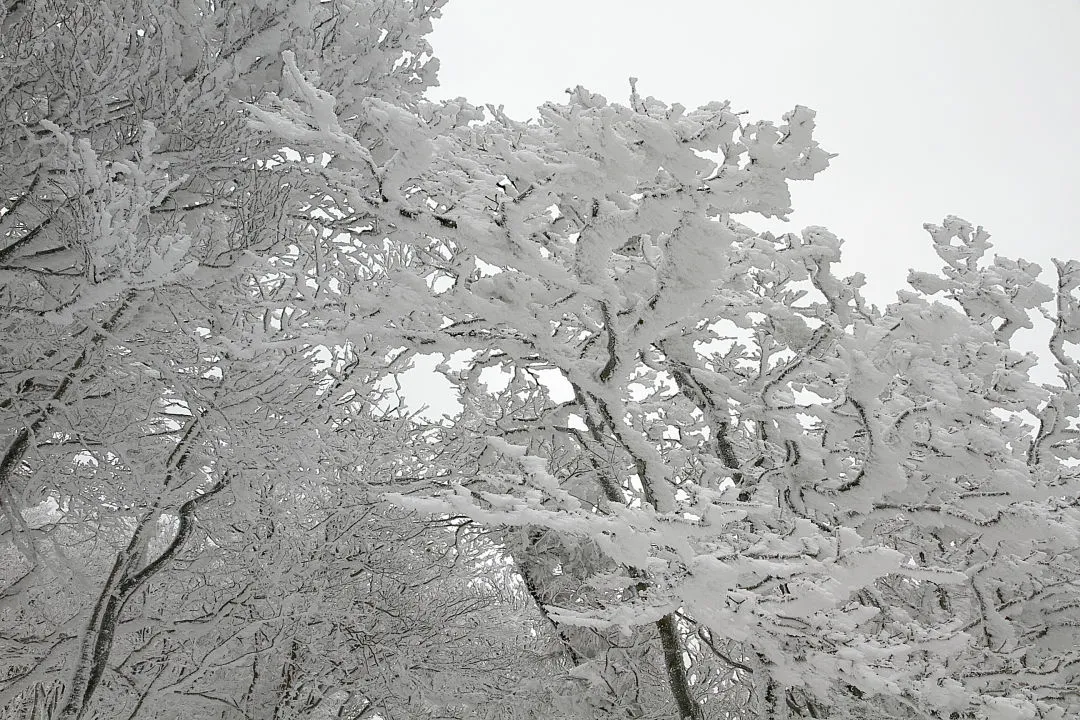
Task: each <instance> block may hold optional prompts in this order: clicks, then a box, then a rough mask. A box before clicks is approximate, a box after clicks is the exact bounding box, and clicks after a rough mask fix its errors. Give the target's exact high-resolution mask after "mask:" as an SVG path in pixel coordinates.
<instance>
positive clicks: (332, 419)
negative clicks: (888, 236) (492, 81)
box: [0, 0, 1080, 720]
mask: <svg viewBox="0 0 1080 720" xmlns="http://www.w3.org/2000/svg"><path fill="white" fill-rule="evenodd" d="M442 4H443V3H442V2H441V0H414V1H412V2H393V3H391V2H380V1H377V0H357V1H355V2H348V3H345V2H316V1H315V0H312V1H310V2H308V1H307V0H303V1H301V2H278V1H276V0H270V1H269V2H261V1H260V2H242V3H239V4H226V5H222V4H220V3H215V2H200V1H199V0H195V1H194V2H189V1H186V0H185V1H184V2H177V3H156V2H141V1H140V0H131V1H127V0H125V2H120V3H117V2H97V3H89V4H88V3H82V4H74V5H73V4H71V3H64V2H60V1H58V0H14V2H7V3H6V4H4V5H3V6H2V9H0V31H2V32H0V67H2V68H3V70H4V74H3V76H2V77H0V111H2V112H0V203H2V205H0V282H2V287H3V291H2V292H3V295H2V297H3V300H2V302H3V307H4V308H5V313H4V315H3V316H2V317H0V323H2V327H3V333H4V336H3V341H4V342H3V346H2V348H0V349H2V353H0V376H2V377H3V378H4V386H3V387H4V396H3V397H2V398H0V428H2V430H3V432H4V433H5V437H4V438H3V442H4V445H3V456H2V459H0V508H2V510H3V521H2V522H3V525H0V533H2V534H0V542H2V543H3V545H2V547H0V552H2V553H3V555H2V557H3V558H4V564H3V565H2V566H0V582H2V583H3V585H2V586H0V613H4V614H3V616H2V617H3V618H4V620H5V622H4V623H3V624H2V625H0V627H2V628H3V629H2V630H0V640H2V642H3V643H4V644H3V651H2V652H3V654H0V663H2V667H3V677H0V708H5V709H10V710H11V712H13V713H21V715H22V716H25V717H41V716H43V715H44V716H47V717H64V718H80V717H93V716H94V714H98V715H101V714H102V713H106V712H108V711H107V710H105V708H122V710H118V712H122V713H123V714H124V715H125V716H128V717H131V718H137V717H155V718H156V717H161V718H167V717H175V716H183V717H199V716H207V717H210V716H214V717H222V716H223V717H229V718H231V717H237V718H239V717H275V718H287V717H297V718H299V717H327V716H330V717H332V716H334V715H337V716H339V717H373V716H376V715H378V716H381V717H386V718H389V717H425V716H443V717H445V716H451V717H477V716H483V717H552V716H558V717H580V718H610V717H620V718H625V717H679V718H691V719H692V720H698V719H702V720H704V718H725V719H727V718H738V717H746V718H751V717H767V718H784V717H871V716H874V717H881V718H888V717H892V718H927V717H930V718H949V719H950V720H951V719H952V718H958V719H959V718H980V719H985V720H990V719H994V720H998V719H1000V720H1005V719H1006V718H1017V717H1020V718H1023V717H1027V718H1036V717H1041V718H1065V717H1069V716H1071V715H1073V714H1075V713H1076V712H1077V711H1078V710H1080V697H1078V696H1077V693H1076V690H1075V688H1076V687H1077V686H1078V684H1080V655H1078V650H1077V648H1078V647H1080V643H1077V640H1078V639H1080V638H1078V637H1077V635H1076V629H1075V628H1076V626H1077V621H1078V619H1080V618H1078V617H1077V608H1078V607H1080V602H1078V600H1077V586H1076V580H1075V578H1076V577H1077V571H1078V570H1080V568H1078V567H1077V560H1078V558H1077V548H1078V546H1080V543H1078V540H1080V516H1078V510H1077V503H1078V496H1080V487H1078V480H1080V477H1078V473H1077V471H1076V469H1075V465H1076V461H1077V460H1078V459H1080V451H1078V448H1077V433H1078V429H1077V419H1078V417H1080V365H1078V364H1077V361H1076V359H1075V357H1074V355H1075V353H1074V352H1073V351H1074V349H1075V348H1074V347H1073V346H1074V345H1075V344H1076V343H1077V341H1078V340H1080V299H1078V297H1077V288H1078V287H1080V265H1078V264H1077V263H1076V262H1074V261H1068V262H1067V261H1055V262H1054V264H1055V269H1056V271H1057V276H1058V281H1057V287H1056V288H1052V287H1047V286H1045V285H1043V284H1042V283H1040V282H1039V281H1038V276H1039V273H1040V270H1041V269H1040V268H1039V266H1037V265H1035V264H1034V263H1030V262H1027V261H1024V260H1010V259H1005V258H1000V257H994V258H988V257H987V251H988V250H989V248H990V244H989V242H988V235H987V233H986V232H985V231H983V230H982V229H981V228H975V227H972V226H971V225H970V224H968V223H966V222H965V221H963V220H960V219H958V218H955V217H949V218H946V219H945V221H944V222H943V223H942V224H941V226H936V225H931V226H927V229H928V231H929V232H930V235H931V240H932V242H933V244H934V247H935V249H936V250H937V252H938V254H939V256H940V257H941V259H942V260H943V262H944V268H943V270H942V272H941V273H939V274H933V273H913V274H912V275H911V277H910V285H911V289H910V290H902V291H900V292H899V293H898V295H897V301H896V302H895V303H893V304H891V305H889V306H888V307H886V308H884V309H883V310H881V309H878V308H876V307H872V306H869V305H868V304H867V303H866V302H865V301H864V300H863V298H862V296H861V294H860V288H861V287H862V285H863V282H864V278H863V277H862V276H861V275H858V274H856V275H854V276H851V277H841V276H838V275H837V274H835V273H834V271H833V266H834V265H835V264H836V263H837V262H838V261H839V259H840V249H841V243H840V240H839V239H838V238H836V237H835V236H834V235H832V234H831V233H830V232H829V231H828V230H826V229H824V228H820V227H809V228H806V229H804V230H802V231H801V232H799V233H787V234H784V235H782V236H779V237H778V236H775V235H773V234H771V233H768V232H758V231H755V230H753V229H752V228H751V227H750V225H752V224H753V220H752V219H751V218H752V217H753V214H755V213H756V214H760V215H764V216H767V217H776V218H781V219H783V218H785V217H786V216H787V214H788V213H789V212H790V207H789V206H790V195H789V192H788V183H789V182H792V181H797V180H810V179H812V178H813V177H814V176H815V175H816V174H817V173H819V172H821V171H822V170H824V169H825V168H826V167H827V165H828V162H829V159H830V155H829V154H828V153H827V152H825V151H824V150H823V149H821V148H820V147H819V146H818V145H817V143H816V142H815V141H814V139H813V129H814V114H813V112H812V111H811V110H809V109H807V108H804V107H796V108H795V109H793V110H792V111H791V112H789V113H787V114H785V115H784V116H783V118H782V119H781V121H780V122H779V123H778V124H776V123H771V122H764V121H762V122H753V123H751V122H747V121H746V120H745V119H744V118H743V117H742V116H741V115H740V114H737V113H734V112H732V110H731V108H730V106H729V105H728V104H727V103H710V104H707V105H705V106H702V107H700V108H697V109H693V110H688V109H687V108H685V107H683V106H681V105H678V104H672V105H668V104H666V103H663V102H661V101H659V100H657V99H655V98H652V97H644V98H643V97H642V96H640V95H639V94H638V92H637V89H636V86H635V81H633V80H632V81H631V93H630V100H629V104H628V105H622V104H618V103H609V102H608V101H607V100H606V99H605V98H603V97H600V96H598V95H595V94H592V93H590V92H588V91H587V90H585V89H583V88H580V87H579V88H576V89H574V90H572V91H570V92H569V97H568V99H567V100H566V102H565V103H554V102H553V103H548V104H546V105H544V106H543V107H541V108H540V114H539V119H538V120H536V121H531V122H528V123H523V122H517V121H515V120H513V119H511V118H509V117H507V116H506V115H505V114H504V113H503V111H502V109H501V108H498V107H487V108H486V109H482V108H478V107H474V106H472V105H470V104H469V103H468V102H466V101H465V100H455V101H449V102H439V103H436V102H431V101H429V100H426V99H425V98H424V96H423V93H424V91H425V90H426V89H427V88H428V87H430V86H431V84H432V83H433V82H434V73H435V70H436V69H437V62H436V61H435V60H434V59H433V58H432V57H431V52H430V47H429V46H428V44H427V43H426V41H425V39H424V36H425V34H426V33H427V32H428V31H429V30H430V24H431V18H432V17H434V16H435V15H436V14H437V12H438V9H439V7H440V6H441V5H442ZM283 146H286V147H288V148H290V149H291V151H292V152H286V151H285V150H284V149H283ZM296 151H298V153H299V155H296V154H294V153H295V152H296ZM1039 312H1041V313H1043V314H1044V315H1045V316H1046V317H1047V318H1049V319H1050V320H1051V321H1052V322H1053V325H1054V327H1053V330H1052V335H1051V337H1050V338H1049V342H1048V346H1049V349H1050V354H1051V356H1052V357H1053V359H1054V360H1055V362H1056V365H1057V368H1058V371H1059V373H1060V378H1061V384H1060V385H1048V386H1039V385H1036V384H1034V383H1032V382H1031V380H1030V379H1029V376H1028V371H1029V370H1030V369H1031V367H1032V366H1033V365H1034V363H1035V358H1034V357H1033V356H1030V355H1025V354H1023V353H1021V352H1018V351H1017V350H1015V349H1014V348H1013V347H1012V345H1011V342H1012V339H1013V336H1014V333H1015V332H1016V331H1017V330H1018V329H1021V328H1030V327H1031V326H1032V321H1031V318H1030V316H1031V315H1032V313H1039ZM421 354H441V355H442V358H443V361H444V362H443V365H442V366H441V372H442V373H443V374H444V375H445V377H446V378H447V379H448V380H449V381H450V383H451V384H452V387H453V388H454V390H455V392H456V393H457V395H458V398H459V400H460V402H461V406H462V412H461V413H460V415H458V416H455V417H454V418H451V419H448V420H447V421H446V422H444V423H443V424H441V425H438V426H424V425H422V424H418V423H417V422H414V420H415V418H412V419H410V417H409V416H408V415H409V410H408V408H404V407H400V406H399V407H398V411H400V414H401V417H398V418H395V417H394V411H393V410H392V403H388V402H387V401H386V398H385V394H386V393H387V392H388V391H389V389H390V388H392V387H393V383H394V381H395V379H396V378H398V377H399V376H400V373H401V372H402V371H403V370H404V369H406V368H407V367H409V364H410V363H411V362H413V361H414V360H415V359H417V357H418V356H419V355H421ZM500 374H502V375H503V376H504V378H505V379H506V386H505V388H504V389H499V387H498V380H497V377H498V376H499V375H500ZM386 501H391V502H392V503H394V504H396V505H397V506H400V507H404V508H406V509H408V510H412V511H419V512H424V513H431V514H432V520H431V521H430V523H418V521H416V519H415V518H414V517H413V516H412V515H410V514H408V513H402V512H400V511H394V510H391V509H390V508H389V507H388V506H387V505H386V504H385V503H386ZM507 563H510V565H508V564H507ZM508 567H511V568H512V569H513V572H512V573H511V572H507V568H508ZM344 575H348V576H349V578H350V580H351V581H349V582H347V581H344V578H343V576H344ZM435 605H438V607H437V608H433V607H432V606H435ZM9 628H10V629H9ZM178 699H179V701H178ZM17 716H18V715H17Z"/></svg>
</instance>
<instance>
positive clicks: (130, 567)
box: [58, 456, 229, 720]
mask: <svg viewBox="0 0 1080 720" xmlns="http://www.w3.org/2000/svg"><path fill="white" fill-rule="evenodd" d="M182 457H186V456H182ZM228 482H229V475H228V474H227V473H226V474H224V475H223V476H222V478H221V479H220V480H219V481H218V482H217V483H216V484H214V485H213V486H212V487H211V488H210V489H209V490H207V491H206V492H204V493H203V494H201V495H199V496H197V497H194V498H192V499H191V500H188V501H187V502H185V503H184V504H183V505H181V506H180V509H179V511H178V512H177V514H178V516H179V528H178V530H177V531H176V536H175V537H174V538H173V539H172V542H170V543H169V545H168V547H166V548H165V549H164V550H163V551H162V552H161V554H160V555H158V556H157V557H156V558H154V559H153V560H151V561H150V562H149V563H147V564H146V565H144V566H143V567H141V568H140V567H139V565H141V564H142V560H143V548H145V547H146V540H147V537H146V533H148V532H151V531H152V529H155V526H156V522H157V518H158V512H157V511H154V512H150V513H147V514H146V515H144V516H143V518H142V519H141V520H140V521H139V524H138V526H137V527H136V529H135V532H134V533H133V534H132V536H131V540H130V541H129V542H128V545H127V547H126V548H124V549H123V550H121V551H120V553H118V554H117V556H116V562H115V563H114V564H113V568H112V571H110V573H109V577H108V579H106V581H105V585H104V587H103V588H102V589H101V592H100V593H99V594H98V599H97V602H96V603H95V604H94V609H93V611H92V612H91V614H90V622H89V624H88V625H87V628H86V631H85V633H84V635H83V641H82V646H81V648H80V651H79V657H78V661H77V664H76V666H75V672H74V673H73V676H72V681H71V685H70V688H69V690H68V695H67V698H66V699H65V701H64V706H63V708H62V709H61V710H60V714H59V715H58V720H80V719H81V718H82V717H83V716H84V715H85V713H86V711H87V709H88V708H89V706H90V701H91V700H92V699H93V696H94V692H95V691H96V690H97V687H98V685H99V684H100V682H101V679H102V677H103V676H104V674H105V669H106V668H107V667H108V662H109V656H110V655H111V653H112V646H113V640H114V638H115V635H116V627H117V624H118V623H119V620H120V613H121V612H122V611H123V609H124V604H125V603H126V602H127V601H128V599H129V598H131V596H132V595H133V594H134V593H135V591H136V590H138V589H139V588H140V587H141V586H142V585H143V584H144V583H145V582H146V581H147V580H149V579H150V578H152V577H153V576H155V575H157V574H158V573H159V572H161V570H163V569H164V568H165V565H166V563H168V562H169V561H170V560H171V559H172V558H173V557H174V556H175V555H176V554H177V553H178V552H179V551H180V549H181V548H182V547H183V545H184V543H185V542H186V541H187V539H188V537H189V536H190V535H191V532H192V530H193V529H194V514H195V511H196V510H197V509H198V508H199V507H200V506H202V505H204V504H205V503H207V502H208V501H209V500H210V499H211V498H212V497H213V496H214V495H216V494H217V493H218V492H220V491H221V490H223V489H224V488H225V487H226V486H227V485H228Z"/></svg>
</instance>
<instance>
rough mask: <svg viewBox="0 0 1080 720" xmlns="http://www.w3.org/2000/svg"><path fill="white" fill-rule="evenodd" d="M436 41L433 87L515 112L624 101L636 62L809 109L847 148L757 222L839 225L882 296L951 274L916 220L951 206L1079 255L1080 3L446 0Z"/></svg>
mask: <svg viewBox="0 0 1080 720" xmlns="http://www.w3.org/2000/svg"><path fill="white" fill-rule="evenodd" d="M431 42H432V45H433V46H434V49H435V55H436V57H438V58H439V59H440V61H441V70H440V73H439V77H440V82H441V86H440V87H439V88H436V89H434V90H433V91H432V93H431V95H432V97H433V98H437V99H441V98H450V97H458V96H464V97H466V98H468V99H469V100H470V101H471V102H473V103H477V104H479V103H489V102H490V103H493V104H496V105H498V104H503V105H505V106H506V110H507V113H508V114H509V115H510V116H511V117H514V118H517V119H527V118H530V117H535V116H536V113H535V108H536V106H537V105H539V104H541V103H543V102H544V101H546V100H560V101H561V100H563V99H564V98H565V95H564V94H563V91H564V90H566V89H567V88H570V87H573V86H575V85H579V84H580V85H584V86H585V87H587V88H588V89H589V90H591V91H593V92H599V93H601V94H603V95H605V96H607V98H608V99H609V100H611V101H617V102H621V103H626V102H627V99H628V96H629V83H628V78H629V77H630V76H631V75H632V76H635V77H637V78H638V79H639V82H638V90H639V92H641V94H642V95H654V96H656V97H657V98H659V99H661V100H663V101H665V102H667V103H669V104H670V103H674V102H679V103H682V104H683V105H685V106H687V107H695V106H697V105H700V104H704V103H706V102H709V101H711V100H731V102H732V106H733V109H735V110H747V111H749V117H750V118H753V119H768V120H773V121H776V122H779V121H780V116H781V115H782V114H783V113H784V112H786V111H787V110H790V109H791V108H792V107H793V106H794V105H796V104H799V105H806V106H809V107H811V108H813V109H814V110H816V111H817V122H818V130H817V133H816V135H817V138H818V141H819V142H820V143H821V144H822V146H823V147H824V148H825V149H826V150H828V151H830V152H834V153H838V154H839V156H838V157H836V158H835V159H834V160H833V161H832V166H831V167H830V168H829V169H828V170H827V171H826V172H824V173H822V174H821V175H819V176H818V178H817V179H816V180H815V181H813V182H809V183H805V182H804V183H795V184H794V187H793V205H794V208H795V212H794V213H793V214H792V216H791V222H790V223H788V224H787V225H786V226H779V224H778V223H775V224H774V223H765V222H755V221H753V220H750V221H748V222H747V224H749V225H751V226H752V227H758V228H760V229H772V230H774V231H775V230H783V231H798V230H801V229H802V228H803V227H805V226H806V225H825V226H826V227H828V228H830V229H831V230H832V231H833V232H835V233H836V234H837V235H839V236H840V237H842V238H844V240H845V246H844V256H845V258H846V261H845V263H843V265H841V271H843V272H848V273H850V272H854V271H856V270H859V271H862V272H865V273H866V275H867V277H868V281H869V284H868V287H867V289H866V294H867V295H868V297H869V299H870V300H871V301H872V302H875V303H878V304H883V303H887V302H890V301H892V300H893V299H894V292H895V290H896V289H898V288H901V287H906V284H905V278H906V276H907V270H908V268H910V267H915V268H918V269H921V270H936V269H938V268H940V267H941V262H940V260H938V258H937V256H936V255H934V253H933V252H932V250H931V249H930V244H929V237H928V236H927V235H926V233H925V231H923V230H922V225H923V223H925V222H935V223H940V222H941V220H942V219H943V218H944V217H945V215H947V214H954V215H959V216H961V217H963V218H964V219H966V220H968V221H970V222H971V223H973V224H975V225H983V226H984V227H985V228H986V229H987V230H988V231H989V232H990V233H991V236H992V237H991V242H993V243H994V246H995V247H994V250H993V252H996V253H999V254H1002V255H1006V256H1009V257H1018V256H1019V257H1023V258H1025V259H1027V260H1033V261H1035V262H1037V263H1039V264H1040V265H1041V266H1042V267H1043V268H1044V271H1047V270H1049V269H1050V268H1051V264H1050V260H1049V259H1050V258H1051V257H1058V258H1063V259H1064V258H1080V232H1078V230H1080V197H1078V193H1077V190H1078V187H1080V185H1078V183H1077V179H1076V173H1077V170H1078V168H1080V129H1078V124H1080V49H1078V48H1080V0H1027V1H1023V2H1022V1H1021V0H1015V1H1014V2H1005V1H1003V0H948V1H947V2H943V1H940V0H905V1H902V2H901V1H893V0H873V1H869V0H813V1H812V2H811V1H810V0H773V1H759V2H750V1H746V0H743V1H740V2H728V1H726V0H684V1H681V2H680V1H678V0H668V1H667V2H662V3H657V2H645V1H644V0H544V2H524V1H519V0H453V1H452V2H451V3H450V4H449V5H448V6H447V7H446V9H445V10H444V13H443V18H442V19H440V20H439V21H437V22H436V24H435V32H434V35H433V36H432V37H431ZM1051 279H1052V278H1051V276H1050V274H1049V273H1044V281H1051ZM1047 329H1048V327H1047V326H1046V325H1043V326H1042V327H1040V328H1038V330H1039V331H1041V332H1043V333H1045V331H1046V330H1047ZM1018 341H1019V343H1020V344H1022V345H1023V346H1025V349H1037V348H1039V347H1040V346H1039V345H1037V344H1036V337H1035V336H1034V334H1025V335H1023V336H1021V335H1018ZM1039 375H1040V377H1039V379H1040V380H1049V379H1050V374H1049V372H1047V373H1040V374H1039Z"/></svg>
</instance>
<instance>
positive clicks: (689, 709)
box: [656, 613, 705, 720]
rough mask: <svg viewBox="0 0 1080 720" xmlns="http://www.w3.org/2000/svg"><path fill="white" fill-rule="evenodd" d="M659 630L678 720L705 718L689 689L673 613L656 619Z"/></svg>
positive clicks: (701, 719)
mask: <svg viewBox="0 0 1080 720" xmlns="http://www.w3.org/2000/svg"><path fill="white" fill-rule="evenodd" d="M656 629H657V630H659V631H660V644H661V646H662V647H663V648H664V668H665V669H666V670H667V677H668V686H669V687H670V688H671V694H672V696H673V697H674V698H675V705H676V706H677V707H678V708H679V720H705V715H704V714H703V713H702V712H701V706H700V705H699V704H698V702H697V700H695V699H694V696H693V694H692V693H691V690H690V679H689V678H688V677H687V676H686V663H684V662H683V647H682V639H681V638H680V637H679V626H678V622H677V621H676V620H675V615H674V614H672V613H668V614H667V615H665V616H664V617H662V618H660V619H659V620H657V621H656Z"/></svg>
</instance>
